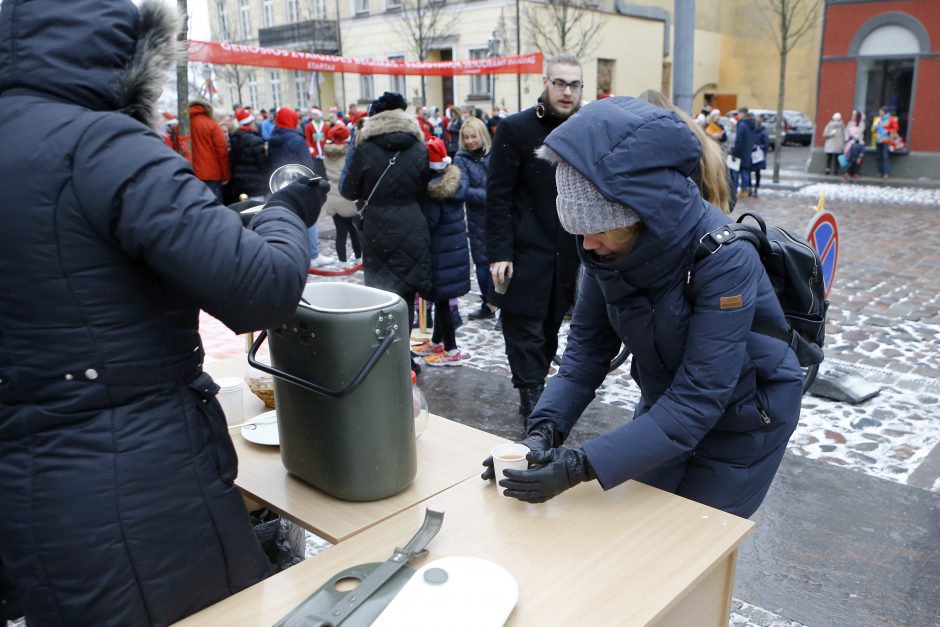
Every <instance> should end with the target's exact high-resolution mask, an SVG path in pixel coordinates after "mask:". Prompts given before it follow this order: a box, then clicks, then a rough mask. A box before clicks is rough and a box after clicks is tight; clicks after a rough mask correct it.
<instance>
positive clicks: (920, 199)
mask: <svg viewBox="0 0 940 627" xmlns="http://www.w3.org/2000/svg"><path fill="white" fill-rule="evenodd" d="M760 193H761V195H762V196H790V197H792V196H796V197H799V198H808V199H811V200H812V201H813V202H814V203H815V202H816V200H818V199H819V196H820V195H821V194H825V195H826V198H827V199H829V200H841V201H849V202H872V203H886V204H904V205H932V206H940V189H925V188H919V187H892V186H885V187H882V186H880V185H861V184H858V183H813V184H810V185H805V186H804V187H801V188H800V189H798V190H782V189H766V190H765V189H764V188H761V191H760Z"/></svg>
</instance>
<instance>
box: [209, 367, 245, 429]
mask: <svg viewBox="0 0 940 627" xmlns="http://www.w3.org/2000/svg"><path fill="white" fill-rule="evenodd" d="M215 383H216V385H218V386H219V394H218V395H217V396H216V398H217V399H219V404H220V405H221V406H222V411H223V412H224V413H225V422H227V423H228V424H230V425H237V424H241V423H242V422H244V415H245V408H244V402H245V398H244V396H245V393H244V391H243V390H244V388H245V382H244V381H243V380H242V379H240V378H239V377H219V378H218V379H216V380H215Z"/></svg>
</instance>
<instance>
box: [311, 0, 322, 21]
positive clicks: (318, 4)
mask: <svg viewBox="0 0 940 627" xmlns="http://www.w3.org/2000/svg"><path fill="white" fill-rule="evenodd" d="M310 10H311V11H312V12H313V19H315V20H325V19H326V0H310Z"/></svg>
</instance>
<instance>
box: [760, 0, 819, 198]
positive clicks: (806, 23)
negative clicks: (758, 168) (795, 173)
mask: <svg viewBox="0 0 940 627" xmlns="http://www.w3.org/2000/svg"><path fill="white" fill-rule="evenodd" d="M758 6H759V7H760V10H761V12H762V13H763V14H764V17H765V18H766V20H765V29H766V30H767V31H768V33H769V34H770V36H771V39H772V40H773V42H774V45H775V46H776V47H777V51H778V52H779V53H780V77H779V83H778V88H777V89H778V91H777V120H776V122H775V123H774V133H776V138H775V139H774V177H773V181H774V183H779V182H780V147H781V146H782V145H783V129H784V122H785V120H784V118H783V100H784V95H785V93H786V83H787V56H788V55H789V54H790V51H791V50H793V48H794V47H795V46H796V44H797V43H798V42H799V41H800V39H802V38H803V36H804V35H806V33H808V32H810V31H811V30H813V28H814V27H815V26H816V23H817V22H818V21H819V15H820V13H821V10H820V8H821V2H820V0H761V4H759V5H758Z"/></svg>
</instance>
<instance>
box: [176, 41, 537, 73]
mask: <svg viewBox="0 0 940 627" xmlns="http://www.w3.org/2000/svg"><path fill="white" fill-rule="evenodd" d="M189 60H190V61H200V62H202V63H218V64H222V65H252V66H257V67H274V68H283V69H286V70H304V71H307V72H346V73H353V74H398V75H402V74H408V75H413V76H468V75H472V74H541V73H542V53H541V52H535V53H532V54H523V55H519V56H514V57H491V58H488V59H469V60H467V61H392V60H390V59H354V58H352V57H334V56H331V55H327V54H313V53H310V52H297V51H295V50H276V49H274V48H259V47H258V46H244V45H241V44H231V43H219V42H217V41H195V40H192V39H191V40H190V41H189Z"/></svg>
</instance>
